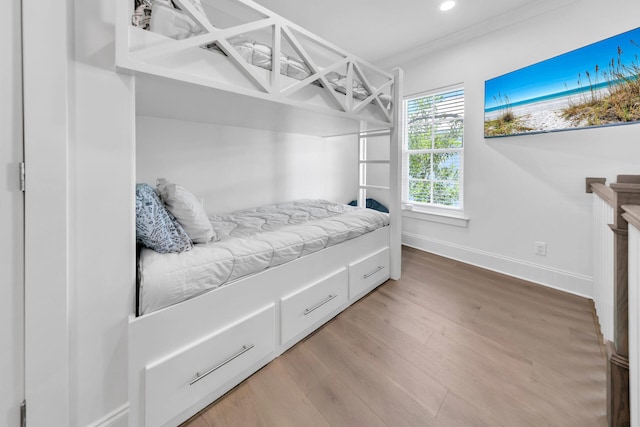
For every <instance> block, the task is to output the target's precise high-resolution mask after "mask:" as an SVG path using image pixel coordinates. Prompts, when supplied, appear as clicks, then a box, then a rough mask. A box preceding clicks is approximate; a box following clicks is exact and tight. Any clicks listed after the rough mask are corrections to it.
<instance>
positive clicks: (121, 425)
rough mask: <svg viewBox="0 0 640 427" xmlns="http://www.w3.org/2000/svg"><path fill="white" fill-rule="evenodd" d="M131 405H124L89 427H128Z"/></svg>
mask: <svg viewBox="0 0 640 427" xmlns="http://www.w3.org/2000/svg"><path fill="white" fill-rule="evenodd" d="M128 426H129V404H128V403H127V404H124V405H122V406H120V407H119V408H116V409H115V410H113V411H111V412H110V413H108V414H107V415H105V416H104V417H102V418H100V419H99V420H97V421H94V422H93V423H91V424H89V425H88V426H87V427H128Z"/></svg>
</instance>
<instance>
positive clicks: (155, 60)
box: [116, 0, 402, 426]
mask: <svg viewBox="0 0 640 427" xmlns="http://www.w3.org/2000/svg"><path fill="white" fill-rule="evenodd" d="M175 3H176V4H177V5H178V6H179V7H180V9H182V11H183V12H184V13H186V14H187V15H189V16H190V17H191V19H193V20H194V21H195V22H196V23H197V24H198V25H199V26H200V27H201V28H202V29H203V31H202V34H198V35H194V36H192V37H189V38H186V39H183V40H175V39H172V38H169V37H165V36H162V35H160V34H155V33H153V32H150V31H148V30H143V29H141V28H137V27H134V26H132V25H131V17H132V14H133V12H134V0H118V9H117V24H116V31H117V35H116V69H117V71H118V72H121V73H127V74H133V75H134V76H135V88H136V93H135V102H136V114H137V115H141V116H153V117H161V118H171V119H179V120H185V121H200V122H210V123H217V124H225V125H230V126H241V127H251V128H256V129H263V130H271V131H277V132H288V133H298V134H307V135H316V136H336V135H353V136H354V143H355V144H358V145H359V147H360V157H359V162H358V165H357V167H359V170H360V185H359V189H360V191H359V194H358V205H359V206H364V203H365V200H366V197H367V195H366V193H367V190H368V189H375V190H376V191H379V190H380V188H381V187H378V186H371V185H368V184H367V179H366V170H367V165H369V164H382V163H386V164H388V165H389V186H388V187H386V190H388V192H389V197H388V208H389V211H390V214H389V215H390V225H389V226H388V227H384V228H383V229H379V230H376V231H374V232H371V233H367V234H365V235H363V236H360V237H357V238H355V239H352V240H348V241H346V242H343V243H340V244H338V245H336V246H332V247H329V248H326V249H323V250H321V251H319V252H316V253H313V254H310V255H306V256H304V257H301V258H298V259H296V260H294V261H291V262H289V263H286V264H283V265H279V266H277V267H273V268H268V269H266V270H263V271H262V272H260V273H256V274H253V275H250V276H247V277H244V278H241V279H238V280H236V281H234V282H233V283H230V284H229V285H225V286H222V287H219V288H217V289H214V290H212V291H209V292H207V293H205V294H202V295H199V296H197V297H194V298H191V299H189V300H186V301H183V302H180V303H178V304H175V305H172V306H170V307H167V308H164V309H160V310H158V311H154V312H151V313H149V314H145V315H143V316H139V317H136V316H135V315H134V314H132V315H131V316H130V319H129V345H128V348H129V408H130V415H129V416H130V421H129V425H131V426H173V425H177V424H179V423H181V422H182V421H184V420H186V419H188V418H189V417H191V416H192V415H194V414H195V413H197V412H198V411H199V410H201V409H202V408H204V407H205V406H206V405H208V404H210V403H212V402H213V401H215V400H216V399H217V398H219V397H220V396H222V395H223V394H224V393H226V392H227V391H229V390H231V389H232V388H233V387H235V386H236V385H237V384H239V383H240V382H241V381H243V380H244V379H246V378H247V377H248V376H250V375H251V374H252V373H254V372H255V371H257V370H258V369H260V368H261V367H262V366H264V365H265V364H267V363H268V362H269V361H271V360H273V359H274V358H276V357H277V356H278V355H280V354H282V353H283V352H284V351H286V350H287V349H288V348H290V347H291V346H293V345H294V344H296V343H297V342H298V341H300V340H301V339H302V338H304V337H305V336H307V335H308V334H309V333H311V332H312V331H313V330H315V329H316V328H318V327H319V326H321V325H322V324H324V323H325V322H326V321H327V320H329V319H331V318H332V317H334V316H335V315H337V314H338V313H339V312H341V311H342V310H344V309H345V308H346V307H348V306H349V305H350V304H352V303H353V302H355V301H356V300H358V299H359V298H361V297H362V296H364V295H365V294H367V293H368V292H370V291H371V290H372V289H374V288H375V287H377V286H379V285H380V284H382V283H384V282H385V281H386V280H387V279H389V278H391V279H398V278H399V277H400V256H401V253H400V246H401V241H400V191H399V188H400V187H399V186H400V182H401V181H400V171H399V165H400V161H399V159H400V153H401V151H400V147H401V146H400V139H401V136H402V129H401V123H402V120H401V108H400V106H401V105H402V90H401V88H402V71H401V70H399V69H396V70H394V72H393V73H387V72H385V71H383V70H380V69H378V68H376V67H375V66H373V65H371V64H369V63H367V62H366V61H363V60H361V59H359V58H357V57H355V56H353V55H351V54H349V53H347V52H345V51H343V50H342V49H340V48H338V47H337V46H334V45H332V44H331V43H329V42H327V41H325V40H323V39H321V38H319V37H317V36H315V35H313V34H312V33H310V32H308V31H306V30H304V29H303V28H301V27H299V26H297V25H295V24H293V23H292V22H290V21H288V20H286V19H284V18H282V17H280V16H278V15H276V14H275V13H273V12H271V11H269V10H267V9H265V8H264V7H262V6H260V5H258V4H256V3H254V2H252V1H250V0H204V1H203V5H204V6H205V10H206V12H207V15H208V16H209V17H210V16H212V15H216V13H218V12H220V16H227V15H230V14H232V12H234V13H235V12H237V11H238V10H240V11H241V12H240V13H238V14H236V17H237V16H238V15H240V18H234V19H231V20H229V19H227V20H222V21H224V22H222V23H219V22H216V21H215V20H211V21H209V19H208V18H207V17H203V16H202V15H201V14H200V13H199V12H198V10H196V8H195V7H194V6H193V4H192V3H190V1H189V0H175ZM212 11H215V12H212ZM247 16H251V17H252V18H249V19H247V18H246V17H247ZM230 22H231V23H230ZM256 31H257V32H259V33H260V36H261V37H262V39H263V40H264V38H265V37H264V34H265V33H266V34H268V35H267V40H268V44H269V46H270V48H271V64H279V63H280V62H279V60H276V58H280V56H281V53H282V52H284V51H285V50H286V51H287V52H286V53H287V54H293V55H295V56H296V58H297V59H299V60H300V61H302V62H303V63H304V64H305V65H306V67H307V68H308V70H309V71H310V75H309V76H308V77H306V78H304V79H302V80H296V79H293V78H290V77H287V76H285V75H282V74H280V73H279V72H272V71H270V70H267V69H262V68H258V67H256V66H254V65H250V64H248V63H247V62H246V61H245V59H244V58H243V57H242V56H240V55H239V54H238V52H237V50H236V48H235V47H234V45H232V44H231V42H230V41H229V40H230V39H232V38H234V37H236V36H238V35H241V34H242V35H247V34H250V35H253V34H254V33H255V32H256ZM212 44H215V45H216V50H215V51H212V50H210V49H204V48H203V46H210V45H212ZM332 72H339V73H340V74H342V75H344V76H345V77H346V85H345V87H344V88H343V89H344V90H343V92H344V93H339V92H337V91H335V90H334V88H333V87H332V85H331V82H330V81H329V76H330V73H332ZM356 84H360V85H361V86H362V87H364V88H365V90H366V92H367V93H368V96H366V98H364V99H356V98H354V96H353V95H354V86H355V85H356ZM385 97H386V98H388V99H390V100H391V103H390V104H389V103H388V102H385V101H386V100H385ZM176 106H179V108H176ZM238 112H245V113H246V112H248V114H245V115H242V114H239V113H238ZM247 117H251V120H248V119H247ZM283 117H286V120H283V119H282V118H283ZM387 134H388V136H389V158H388V159H378V158H376V159H370V158H368V157H367V155H366V143H363V141H366V138H367V135H371V136H374V135H375V136H377V137H379V136H380V135H387ZM363 150H364V151H363ZM354 167H356V165H354ZM132 191H133V189H132ZM132 286H134V284H132Z"/></svg>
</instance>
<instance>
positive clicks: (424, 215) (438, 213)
mask: <svg viewBox="0 0 640 427" xmlns="http://www.w3.org/2000/svg"><path fill="white" fill-rule="evenodd" d="M456 89H463V90H464V85H463V84H462V83H458V84H455V85H451V86H446V87H441V88H438V89H433V90H429V91H425V92H420V93H416V94H411V95H407V96H405V97H404V99H403V113H402V115H403V117H402V120H403V121H405V122H406V120H407V116H406V114H407V110H406V101H407V100H409V99H414V98H419V97H423V96H429V95H433V94H436V93H441V92H448V91H454V90H456ZM465 123H466V120H465ZM402 138H403V141H402V157H403V161H402V216H403V218H412V219H417V220H421V221H429V222H435V223H439V224H447V225H453V226H457V227H463V228H466V227H467V226H468V223H469V220H470V218H469V217H468V216H466V215H465V212H464V199H465V197H464V158H465V156H464V151H465V150H464V149H465V144H463V145H462V147H461V148H459V149H458V150H459V151H461V152H462V158H461V162H460V175H461V177H460V182H461V183H462V186H461V187H460V206H459V207H457V208H454V207H447V206H436V205H430V204H425V203H416V202H411V201H407V200H406V198H407V195H408V191H409V186H408V175H407V174H406V173H405V172H406V171H407V169H408V167H409V165H408V163H407V160H406V159H405V157H406V156H405V152H406V151H405V147H406V138H407V131H406V130H405V132H404V135H403V136H402ZM447 151H451V150H447Z"/></svg>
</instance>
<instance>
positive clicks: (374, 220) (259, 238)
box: [139, 200, 389, 314]
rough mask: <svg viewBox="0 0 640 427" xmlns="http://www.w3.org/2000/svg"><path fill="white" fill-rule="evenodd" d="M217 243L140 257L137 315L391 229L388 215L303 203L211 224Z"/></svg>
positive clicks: (213, 219) (325, 203) (145, 251)
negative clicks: (385, 229)
mask: <svg viewBox="0 0 640 427" xmlns="http://www.w3.org/2000/svg"><path fill="white" fill-rule="evenodd" d="M210 220H211V224H212V225H213V228H214V230H215V231H216V233H217V234H218V237H219V239H220V240H219V241H215V242H211V243H207V244H200V245H195V247H194V248H193V250H191V251H189V252H184V253H180V254H160V253H157V252H155V251H153V250H151V249H146V248H144V249H142V251H141V253H140V261H139V268H140V289H139V312H140V314H145V313H150V312H152V311H155V310H158V309H160V308H163V307H167V306H169V305H171V304H175V303H177V302H180V301H184V300H186V299H188V298H191V297H193V296H195V295H198V294H201V293H203V292H206V291H209V290H211V289H215V288H217V287H219V286H221V285H222V284H225V283H227V282H230V281H232V280H235V279H238V278H240V277H242V276H246V275H248V274H252V273H256V272H258V271H261V270H264V269H266V268H268V267H274V266H276V265H280V264H283V263H285V262H288V261H292V260H294V259H296V258H298V257H301V256H304V255H307V254H310V253H313V252H316V251H319V250H321V249H323V248H326V247H329V246H333V245H336V244H338V243H341V242H344V241H345V240H348V239H352V238H354V237H358V236H360V235H362V234H365V233H368V232H370V231H373V230H376V229H378V228H381V227H383V226H385V225H388V224H389V217H388V215H387V214H385V213H381V212H378V211H374V210H371V209H361V208H356V207H352V206H348V205H342V204H338V203H333V202H328V201H325V200H302V201H297V202H290V203H282V204H277V205H271V206H264V207H260V208H255V209H248V210H244V211H240V212H236V213H233V214H230V215H224V216H213V217H211V218H210Z"/></svg>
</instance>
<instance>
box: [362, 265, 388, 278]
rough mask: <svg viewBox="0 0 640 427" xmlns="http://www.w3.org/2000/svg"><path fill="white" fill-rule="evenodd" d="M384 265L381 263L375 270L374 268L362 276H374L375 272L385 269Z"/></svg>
mask: <svg viewBox="0 0 640 427" xmlns="http://www.w3.org/2000/svg"><path fill="white" fill-rule="evenodd" d="M383 269H384V267H383V266H381V265H379V266H378V268H376V269H375V270H373V271H372V272H371V273H367V274H365V275H364V276H362V278H363V279H368V278H369V277H371V276H373V275H374V274H376V273H377V272H378V271H380V270H383Z"/></svg>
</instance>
